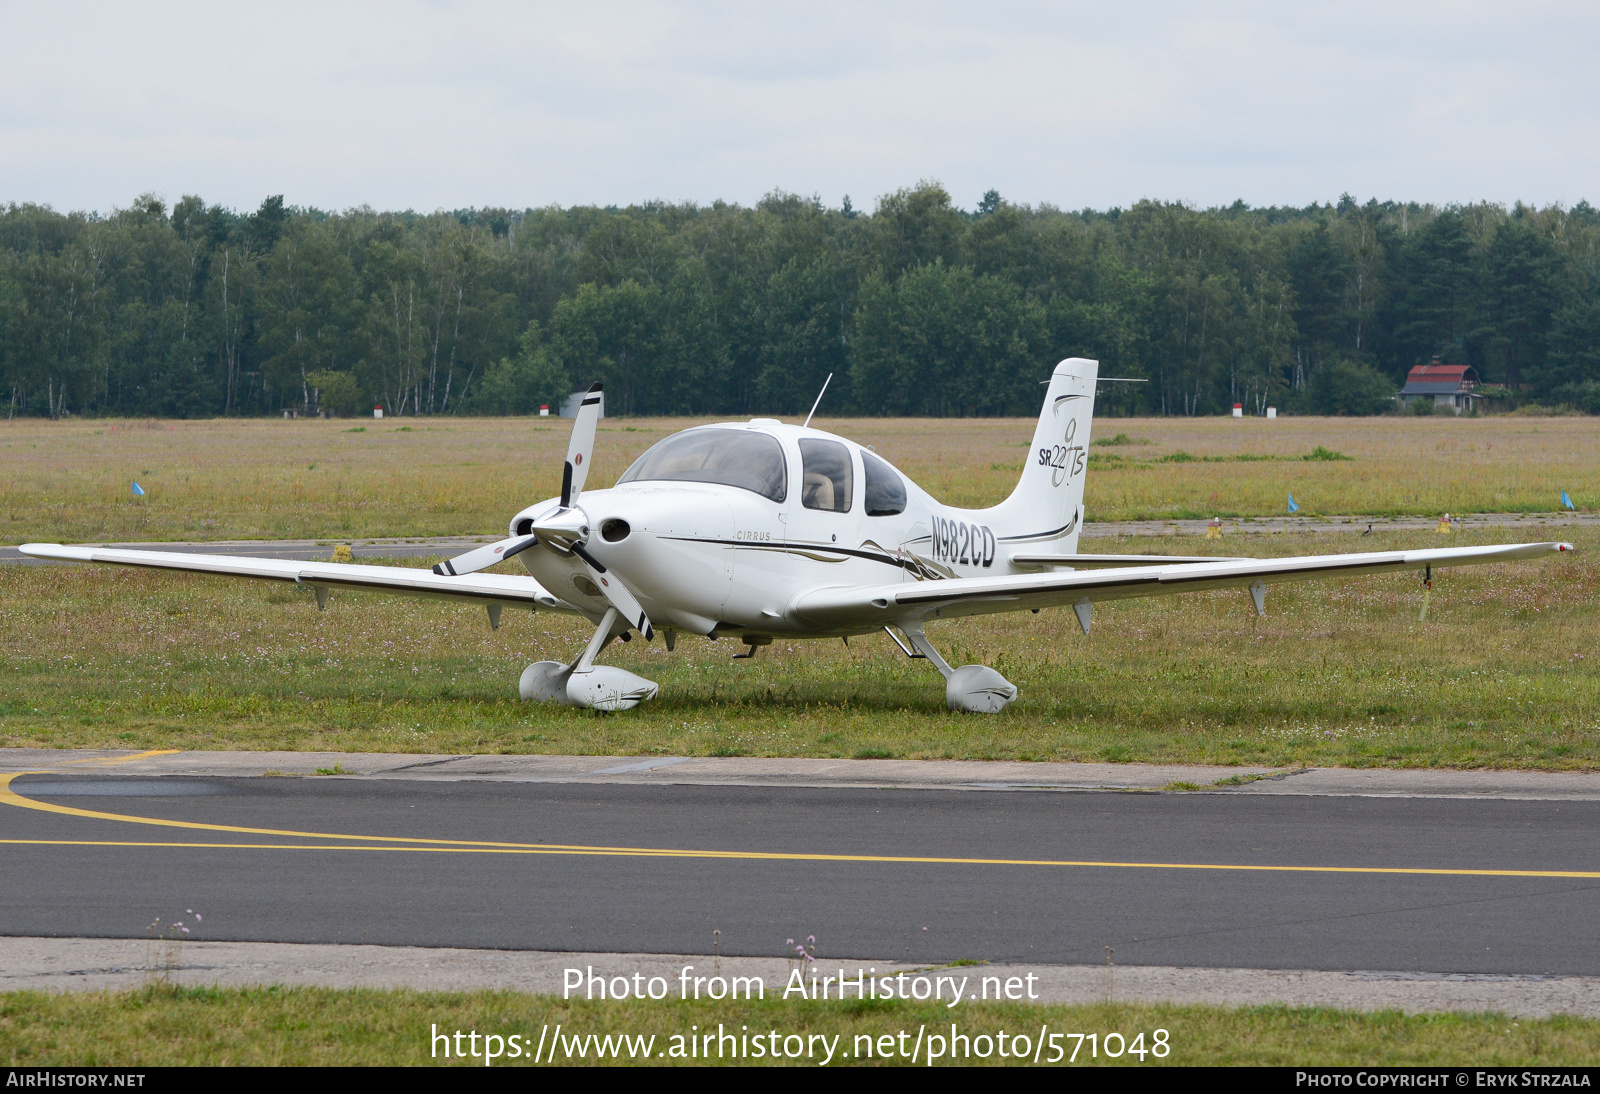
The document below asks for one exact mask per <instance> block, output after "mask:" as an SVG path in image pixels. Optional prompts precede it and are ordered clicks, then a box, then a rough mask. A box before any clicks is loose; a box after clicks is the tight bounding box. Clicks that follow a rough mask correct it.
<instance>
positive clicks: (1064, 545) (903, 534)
mask: <svg viewBox="0 0 1600 1094" xmlns="http://www.w3.org/2000/svg"><path fill="white" fill-rule="evenodd" d="M1098 372H1099V364H1098V362H1095V361H1088V360H1083V359H1081V358H1070V359H1068V360H1065V361H1062V362H1061V363H1060V364H1058V365H1057V366H1056V368H1055V371H1054V373H1053V375H1052V376H1051V378H1050V380H1049V381H1048V384H1049V387H1048V390H1047V391H1046V392H1045V398H1044V408H1043V409H1042V410H1041V411H1040V413H1039V424H1038V427H1037V428H1036V429H1035V431H1034V436H1033V444H1032V446H1031V447H1030V450H1029V455H1028V459H1027V460H1026V462H1025V464H1024V467H1023V471H1022V478H1021V480H1020V481H1019V482H1018V483H1017V487H1016V489H1015V490H1013V491H1012V493H1011V496H1010V497H1009V498H1007V499H1006V500H1005V501H1003V502H1001V503H1000V504H999V505H996V506H993V507H991V508H988V509H956V508H953V507H951V506H948V505H942V504H940V503H939V502H938V501H937V500H935V499H934V498H933V497H932V496H931V495H929V494H928V493H927V492H926V491H924V490H922V489H920V488H919V487H918V486H917V485H916V484H915V483H913V482H911V481H910V480H909V479H907V478H906V477H905V476H904V475H902V474H901V473H900V472H899V471H897V470H896V469H895V468H894V467H892V466H891V465H890V464H889V463H888V462H887V461H886V460H884V459H883V458H882V457H880V456H878V455H876V454H875V453H874V452H873V451H872V449H871V448H866V447H862V446H861V445H858V444H856V443H854V442H852V441H848V440H845V439H844V438H842V437H837V436H834V435H833V434H831V433H826V432H823V431H822V430H818V429H811V428H809V425H810V421H811V419H810V417H809V416H808V417H807V419H806V424H805V425H801V426H794V425H785V424H784V423H782V422H780V421H778V420H777V419H775V418H754V419H751V420H750V421H748V422H729V423H723V424H718V425H703V426H696V427H694V428H692V429H686V430H684V431H683V432H681V433H675V434H673V435H672V436H670V437H668V438H666V439H665V440H663V441H660V442H658V443H657V444H656V445H654V446H653V447H651V448H650V449H649V450H648V451H646V452H645V453H644V455H642V456H640V457H639V458H638V459H637V460H635V461H634V463H633V466H631V467H629V468H628V469H627V471H625V472H623V474H622V477H621V478H619V479H618V480H617V483H616V485H615V486H613V487H612V488H611V489H609V490H590V491H585V490H584V484H585V481H586V479H587V477H588V472H589V467H590V463H591V456H592V453H593V450H594V438H595V423H596V420H597V418H598V417H599V406H598V404H599V401H600V385H599V384H595V385H594V386H593V387H592V388H591V389H590V394H589V395H588V396H587V397H586V398H585V399H584V401H583V403H582V406H581V408H580V409H579V411H578V414H577V418H576V420H575V421H574V423H573V427H572V437H571V440H570V442H569V445H568V448H567V460H566V467H565V469H564V470H563V472H562V483H561V496H560V497H555V498H547V499H545V500H544V501H541V502H538V503H537V504H535V505H530V506H528V507H527V508H526V509H524V510H522V511H521V512H520V513H518V514H517V515H516V516H515V517H513V518H512V520H511V525H510V529H509V530H510V533H511V534H510V536H509V537H508V538H506V539H503V540H500V541H499V542H497V543H492V544H488V545H485V546H483V547H479V548H476V549H475V550H472V551H469V552H467V553H466V554H464V555H461V556H459V557H457V558H454V559H452V560H451V561H449V562H445V563H441V564H439V565H437V566H435V567H434V568H433V571H432V572H431V573H430V572H428V571H425V570H421V569H405V568H395V567H389V566H362V565H352V564H348V563H324V562H298V561H286V560H281V559H263V558H243V557H235V556H226V555H204V554H178V553H170V552H157V551H129V550H115V549H110V548H103V547H64V546H61V545H59V544H44V543H30V544H26V545H24V546H23V547H22V548H21V550H22V552H23V553H24V554H28V555H32V556H34V557H36V558H47V559H60V560H65V561H77V562H100V563H111V564H114V565H121V566H143V567H147V568H153V569H160V570H184V571H190V572H194V573H204V574H225V575H228V576H232V577H250V578H261V579H266V580H271V581H285V582H293V583H296V584H300V585H309V586H310V587H311V588H312V589H314V590H315V592H316V596H317V604H318V606H319V607H326V606H327V598H328V590H330V589H357V590H362V591H380V592H391V593H404V594H408V595H412V596H428V597H443V598H446V599H451V600H459V601H469V602H475V603H478V604H483V605H486V606H487V608H488V614H489V623H490V625H491V626H492V627H496V628H498V627H499V623H500V614H501V611H502V609H503V608H505V607H506V606H508V605H509V606H512V607H525V608H529V609H532V610H534V611H540V610H548V611H563V612H575V613H577V614H579V615H582V616H584V617H586V618H587V619H589V620H590V621H591V622H593V623H594V624H595V628H596V629H595V632H594V637H593V638H592V639H591V640H590V641H589V644H588V646H587V647H586V648H585V649H584V651H583V652H582V653H581V654H580V655H579V656H578V657H577V658H576V659H575V660H573V661H572V662H570V663H567V664H563V663H561V662H558V661H540V662H537V663H535V664H532V665H529V666H528V667H527V669H526V670H524V672H523V673H522V679H521V681H520V690H521V694H522V697H523V699H526V700H533V699H538V700H542V701H546V702H564V703H568V704H571V705H573V706H580V707H593V708H596V709H600V710H625V709H628V708H630V707H633V706H636V705H638V703H639V702H641V701H642V700H645V699H650V698H654V697H655V695H656V694H657V692H658V690H659V689H658V688H657V685H656V684H655V683H653V682H652V681H649V680H645V679H643V678H641V677H639V676H637V675H635V674H633V673H631V672H628V671H626V670H624V669H621V668H617V667H614V666H606V665H597V664H596V663H595V658H596V657H597V656H598V655H599V654H600V652H601V651H602V650H603V649H604V648H605V647H606V645H607V644H608V643H609V642H611V641H612V639H616V638H620V639H622V640H623V641H628V640H630V639H631V638H632V637H633V635H634V634H635V633H637V634H639V635H641V636H643V638H644V639H645V640H646V641H650V640H652V639H653V638H654V637H655V635H656V634H657V633H658V632H659V633H660V634H661V636H662V638H663V639H664V640H665V642H666V647H667V649H668V650H671V649H673V648H674V646H675V644H676V640H677V637H678V635H679V634H680V633H683V634H696V635H703V636H705V637H706V638H709V639H712V640H716V639H719V638H732V639H734V640H736V641H738V642H741V643H743V644H744V646H745V647H746V652H745V653H743V654H740V655H739V656H742V657H750V656H754V655H755V652H756V651H757V650H758V649H759V648H760V647H762V646H765V645H768V644H770V643H771V642H772V641H773V639H775V638H783V639H785V640H793V639H806V638H845V639H848V637H849V636H850V635H862V634H870V633H875V632H878V631H887V632H888V633H889V637H891V638H893V639H894V641H895V642H896V644H898V645H899V646H900V648H901V649H902V650H903V651H904V652H905V653H906V655H907V656H909V657H917V658H926V659H927V660H928V661H929V662H930V663H931V664H933V665H934V666H935V667H936V668H937V669H938V670H939V672H940V673H942V674H943V675H944V678H945V699H946V702H947V704H948V705H949V707H950V708H951V709H952V710H963V711H976V712H986V713H993V712H996V711H999V710H1001V709H1002V708H1004V707H1005V706H1006V705H1007V704H1008V703H1010V702H1011V701H1012V700H1013V699H1015V698H1016V696H1017V689H1016V687H1015V685H1013V684H1012V683H1011V682H1010V681H1009V680H1007V679H1005V677H1003V676H1001V675H1000V674H999V673H998V672H996V671H995V670H994V669H991V668H987V667H985V666H983V665H963V666H961V667H960V668H952V667H951V666H950V665H949V664H948V663H947V662H946V661H945V660H944V658H943V657H941V656H940V655H939V651H938V650H937V649H935V648H934V646H933V643H932V642H930V641H929V640H928V636H927V634H926V633H925V632H924V627H925V626H926V625H927V624H928V623H929V622H931V621H934V620H940V619H953V618H956V617H958V616H969V615H985V614H989V613H992V612H1014V611H1034V612H1037V611H1038V610H1039V609H1041V608H1053V607H1060V606H1066V605H1071V607H1072V609H1073V611H1074V613H1075V614H1076V616H1077V620H1078V624H1079V626H1080V627H1081V628H1082V630H1083V633H1084V634H1088V633H1089V622H1090V614H1091V612H1092V611H1093V608H1094V605H1095V604H1096V603H1097V602H1099V601H1102V600H1120V599H1126V598H1130V597H1139V596H1160V595H1164V594H1167V593H1182V592H1194V591H1197V590H1201V589H1218V588H1227V587H1240V588H1247V589H1248V590H1249V592H1250V596H1251V599H1252V602H1253V604H1254V607H1255V611H1256V613H1257V614H1258V615H1260V614H1264V612H1265V597H1266V587H1267V585H1268V584H1269V583H1271V582H1278V581H1305V580H1310V579H1315V578H1326V577H1343V576H1346V575H1350V574H1371V573H1385V572H1388V571H1394V570H1420V571H1422V572H1423V574H1424V575H1425V577H1424V580H1425V581H1427V582H1429V583H1430V588H1431V580H1432V574H1433V567H1435V566H1460V565H1468V564H1473V563H1488V562H1504V561H1509V560H1514V559H1531V558H1539V557H1542V556H1544V555H1550V554H1556V553H1559V552H1563V551H1570V550H1572V549H1573V547H1572V545H1571V544H1569V543H1528V544H1507V545H1500V546H1490V547H1453V548H1443V549H1438V550H1426V551H1383V552H1369V553H1363V554H1338V555H1312V556H1306V557H1300V558H1274V559H1251V558H1181V557H1172V556H1152V555H1085V554H1079V553H1078V535H1079V533H1080V532H1081V531H1082V527H1083V484H1084V474H1085V470H1086V467H1087V462H1088V461H1087V454H1088V444H1089V426H1090V421H1091V418H1092V416H1093V413H1094V396H1095V385H1096V381H1097V377H1098ZM818 399H819V401H820V399H821V396H818ZM815 412H816V407H815V406H813V407H812V413H813V414H814V413H815ZM930 443H937V438H936V437H933V438H930ZM512 557H516V558H518V559H520V560H521V563H522V566H523V568H524V569H525V570H526V571H527V576H523V575H521V574H517V575H510V574H485V573H479V572H478V571H480V570H483V569H485V568H487V567H489V566H492V565H494V564H495V563H497V562H502V561H505V560H506V559H509V558H512ZM896 632H899V633H898V634H897V633H896ZM902 636H903V639H902Z"/></svg>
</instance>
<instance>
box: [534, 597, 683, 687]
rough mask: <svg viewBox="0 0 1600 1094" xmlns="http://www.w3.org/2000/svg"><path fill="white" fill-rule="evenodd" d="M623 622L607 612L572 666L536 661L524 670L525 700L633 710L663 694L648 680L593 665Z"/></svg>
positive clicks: (610, 612) (621, 671)
mask: <svg viewBox="0 0 1600 1094" xmlns="http://www.w3.org/2000/svg"><path fill="white" fill-rule="evenodd" d="M620 619H621V614H620V613H619V612H618V611H617V609H615V608H607V609H606V614H605V615H603V616H602V617H601V618H600V626H598V627H597V628H595V632H594V637H593V638H591V639H589V644H588V645H587V646H585V647H584V649H583V652H582V653H581V654H579V655H578V657H577V660H575V661H573V662H572V663H571V664H565V665H564V664H562V663H561V662H560V661H535V662H534V663H533V664H531V665H529V666H528V667H527V668H525V669H523V670H522V679H521V680H519V681H518V683H517V690H518V692H519V693H520V694H521V696H522V698H523V700H524V701H525V702H541V703H565V704H567V705H568V706H574V707H588V708H589V709H590V710H632V709H633V708H634V707H636V706H638V705H639V704H640V703H642V702H644V701H645V700H646V699H654V698H655V697H656V696H657V695H658V694H660V692H661V687H660V685H659V684H657V683H656V682H655V681H654V680H646V679H645V678H644V677H642V676H637V675H635V674H633V673H631V672H629V671H628V670H627V669H619V668H617V667H616V666H615V665H596V664H595V663H594V659H595V658H596V657H598V656H599V655H600V651H601V650H603V649H605V648H606V646H607V645H608V644H609V643H610V641H611V640H612V639H613V638H616V637H618V636H619V632H618V630H617V624H618V621H619V620H620ZM624 630H625V628H624Z"/></svg>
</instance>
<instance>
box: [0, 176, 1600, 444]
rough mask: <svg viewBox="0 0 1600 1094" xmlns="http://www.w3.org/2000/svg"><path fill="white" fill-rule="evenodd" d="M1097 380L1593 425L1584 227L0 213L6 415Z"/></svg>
mask: <svg viewBox="0 0 1600 1094" xmlns="http://www.w3.org/2000/svg"><path fill="white" fill-rule="evenodd" d="M1073 355H1081V356H1086V357H1094V358H1098V359H1099V360H1100V361H1101V363H1102V364H1101V374H1102V375H1107V376H1120V377H1131V378H1142V379H1145V380H1147V381H1148V382H1147V383H1144V384H1116V385H1107V387H1106V388H1105V389H1103V390H1102V394H1101V408H1102V412H1104V413H1112V414H1135V413H1138V414H1166V415H1177V414H1186V415H1194V414H1215V413H1224V412H1226V411H1227V410H1228V409H1229V408H1230V407H1231V405H1232V404H1234V403H1242V404H1244V405H1245V406H1246V407H1248V408H1249V411H1250V412H1251V413H1257V412H1260V411H1261V410H1262V409H1263V408H1264V407H1266V406H1267V405H1269V404H1271V405H1276V406H1278V407H1280V408H1282V409H1283V410H1284V411H1286V412H1295V411H1299V412H1304V413H1332V414H1368V413H1379V412H1383V411H1385V410H1388V409H1392V408H1393V407H1394V406H1395V402H1394V398H1393V396H1394V392H1395V390H1396V388H1397V387H1398V385H1399V384H1400V383H1401V382H1403V380H1404V377H1405V374H1406V372H1407V371H1408V370H1409V369H1410V368H1411V367H1412V366H1413V365H1416V364H1418V363H1422V362H1425V361H1428V360H1430V359H1431V358H1433V357H1435V356H1438V357H1440V358H1441V359H1442V360H1443V361H1445V362H1446V363H1462V364H1470V365H1472V366H1473V367H1474V368H1476V369H1477V371H1478V372H1479V374H1480V375H1481V377H1482V378H1483V379H1484V380H1485V381H1487V382H1489V383H1490V384H1493V385H1499V386H1498V387H1496V388H1494V389H1492V395H1493V396H1494V398H1493V399H1491V401H1490V405H1491V406H1493V405H1504V406H1509V405H1515V404H1517V403H1519V402H1526V401H1529V400H1533V401H1538V402H1542V403H1545V404H1549V405H1567V406H1573V407H1577V408H1580V409H1583V410H1586V411H1588V412H1591V413H1600V210H1597V209H1595V208H1593V207H1591V206H1590V205H1589V204H1588V203H1587V202H1582V203H1580V204H1578V205H1577V206H1575V207H1573V208H1570V209H1568V208H1564V207H1561V206H1551V207H1548V208H1542V209H1541V208H1532V207H1528V206H1523V205H1520V204H1519V205H1516V206H1514V207H1512V208H1509V209H1508V208H1505V207H1503V206H1500V205H1495V204H1488V203H1484V204H1476V205H1465V206H1446V207H1436V206H1433V205H1425V204H1416V203H1409V204H1403V203H1396V202H1378V201H1376V200H1373V201H1368V202H1366V203H1364V204H1363V203H1359V202H1357V201H1356V200H1354V199H1352V198H1350V197H1348V196H1346V197H1343V198H1341V199H1340V200H1339V201H1338V202H1337V203H1333V204H1313V205H1310V206H1307V207H1305V208H1287V207H1271V208H1257V207H1251V206H1247V205H1245V204H1244V203H1243V202H1236V203H1234V204H1233V205H1231V206H1227V207H1220V208H1212V209H1197V208H1193V207H1191V206H1188V205H1183V204H1176V203H1162V202H1155V201H1142V202H1140V203H1138V204H1136V205H1134V206H1132V207H1131V208H1128V209H1111V210H1108V211H1104V212H1101V211H1094V210H1082V211H1078V212H1071V211H1066V210H1062V209H1058V208H1055V207H1053V206H1050V205H1039V206H1026V205H1018V204H1013V203H1011V202H1009V201H1006V200H1005V199H1004V198H1002V197H1001V196H1000V195H999V194H997V193H995V192H994V191H990V192H989V193H988V194H986V195H984V197H983V199H982V201H980V202H979V203H978V204H977V206H976V207H975V208H973V209H971V210H964V209H961V208H958V207H957V206H956V205H955V204H954V202H953V201H952V199H951V197H950V195H949V194H948V193H947V192H946V191H945V190H944V189H943V188H942V187H941V186H939V185H937V184H935V183H923V184H920V185H918V186H915V187H911V188H908V189H904V190H901V191H898V192H896V193H893V194H890V195H887V196H885V197H883V198H882V199H880V200H879V201H878V203H877V207H876V209H875V210H873V211H872V212H870V213H868V212H865V211H860V210H857V209H855V208H853V207H852V205H851V202H850V199H849V198H846V199H845V200H844V202H843V203H842V205H841V206H840V207H839V208H830V207H826V206H824V205H823V204H822V203H821V202H820V201H818V200H816V199H812V198H805V197H801V196H797V195H793V194H786V193H774V194H771V195H769V196H768V197H767V198H765V199H763V200H762V201H760V202H759V203H757V204H756V205H755V206H754V207H745V206H739V205H732V204H726V203H722V202H717V203H715V204H712V205H709V206H699V205H693V204H666V203H650V204H645V205H638V206H630V207H628V208H598V207H593V206H584V207H575V208H566V209H562V208H545V209H523V210H511V209H464V210H457V211H455V212H436V213H432V214H418V213H414V212H400V213H395V212H375V211H373V210H371V209H368V208H361V209H352V210H348V211H346V212H342V213H329V212H324V211H322V210H318V209H312V208H296V207H291V206H286V205H285V204H284V202H283V199H282V197H270V198H268V199H267V200H266V201H264V202H263V203H262V204H261V206H260V208H259V209H257V210H256V211H255V212H252V213H240V212H236V211H233V210H229V209H225V208H222V207H220V206H217V205H207V204H206V203H205V202H204V201H202V200H201V199H200V198H198V197H192V196H191V197H184V198H182V199H181V200H179V201H178V202H176V203H174V204H173V205H172V206H171V208H170V209H169V208H168V207H167V206H166V205H165V203H164V202H162V201H161V200H159V199H158V198H156V197H153V196H149V195H146V196H144V197H140V198H139V199H137V200H136V201H134V202H133V203H132V204H131V205H130V206H129V207H128V208H126V209H117V210H114V211H112V212H111V213H109V214H106V215H100V214H96V213H84V212H74V213H59V212H56V211H54V210H52V209H50V208H49V207H46V206H38V205H17V204H12V205H8V206H5V207H3V208H0V399H4V400H6V401H7V406H8V409H7V412H6V413H7V416H8V417H15V416H17V415H35V416H49V417H52V418H57V417H60V416H62V415H65V414H79V415H117V416H131V415H155V416H175V417H203V416H215V415H261V414H267V415H275V414H278V413H280V412H282V411H284V410H293V411H296V412H299V413H304V414H309V413H317V412H332V413H337V414H352V413H364V412H366V411H368V410H369V409H370V408H371V407H373V406H381V407H383V408H384V410H385V411H386V412H387V413H388V414H389V415H392V416H410V415H443V414H525V413H529V412H532V411H534V410H536V409H537V407H538V406H539V405H540V404H541V403H549V404H556V403H559V401H560V400H561V399H562V398H563V397H564V396H565V395H567V394H568V393H569V392H571V391H573V390H575V389H576V388H578V387H579V386H581V385H586V384H587V383H589V382H591V381H593V380H596V379H598V380H602V381H604V383H605V384H606V391H607V406H608V411H609V412H610V413H612V414H618V413H621V414H695V415H699V414H729V415H745V414H751V413H781V414H795V413H803V412H804V411H805V410H806V409H807V408H808V407H809V405H810V403H811V401H812V399H813V398H814V397H815V396H816V393H817V391H818V389H819V388H820V387H821V386H822V382H823V380H824V378H825V377H826V376H827V375H828V374H829V373H833V374H834V375H835V382H834V384H833V385H832V387H831V388H830V389H829V394H828V397H827V405H826V408H825V412H827V413H834V414H845V413H851V414H865V415H933V416H950V415H1000V414H1010V415H1026V416H1031V415H1033V414H1036V413H1037V411H1038V400H1039V381H1040V380H1041V379H1042V378H1043V377H1044V376H1045V375H1046V371H1047V369H1048V368H1049V366H1050V365H1051V364H1052V363H1053V362H1054V361H1056V360H1058V359H1060V358H1062V357H1066V356H1073Z"/></svg>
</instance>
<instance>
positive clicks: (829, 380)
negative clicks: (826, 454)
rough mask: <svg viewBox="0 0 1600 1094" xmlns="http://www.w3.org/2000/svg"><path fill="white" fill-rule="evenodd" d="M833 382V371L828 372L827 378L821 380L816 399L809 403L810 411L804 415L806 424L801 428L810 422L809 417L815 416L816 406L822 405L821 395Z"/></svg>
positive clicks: (824, 393) (825, 392) (826, 391)
mask: <svg viewBox="0 0 1600 1094" xmlns="http://www.w3.org/2000/svg"><path fill="white" fill-rule="evenodd" d="M832 382H833V373H831V372H830V373H828V378H827V379H826V380H824V381H822V390H821V391H819V392H817V401H816V402H814V403H812V404H811V413H810V414H807V415H806V424H805V425H803V426H801V427H800V428H801V429H804V428H806V426H809V425H810V424H811V419H812V418H815V417H816V416H817V407H819V406H821V405H822V397H823V396H824V395H826V394H827V393H828V385H829V384H831V383H832Z"/></svg>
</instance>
